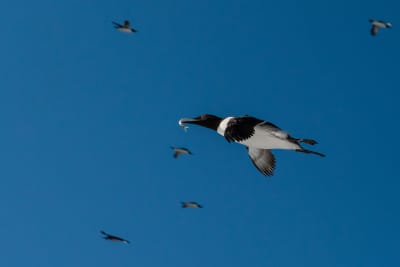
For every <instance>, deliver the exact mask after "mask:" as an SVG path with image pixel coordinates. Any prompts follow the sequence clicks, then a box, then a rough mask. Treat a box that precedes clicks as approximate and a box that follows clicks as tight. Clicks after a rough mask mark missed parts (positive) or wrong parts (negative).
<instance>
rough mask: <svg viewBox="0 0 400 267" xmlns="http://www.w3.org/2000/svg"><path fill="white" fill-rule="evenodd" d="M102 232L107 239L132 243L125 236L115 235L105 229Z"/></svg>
mask: <svg viewBox="0 0 400 267" xmlns="http://www.w3.org/2000/svg"><path fill="white" fill-rule="evenodd" d="M100 233H102V234H103V235H104V236H103V238H104V239H106V240H110V241H114V242H122V243H125V244H129V243H130V242H129V241H128V240H126V239H123V238H121V237H118V236H115V235H110V234H107V233H106V232H104V231H100Z"/></svg>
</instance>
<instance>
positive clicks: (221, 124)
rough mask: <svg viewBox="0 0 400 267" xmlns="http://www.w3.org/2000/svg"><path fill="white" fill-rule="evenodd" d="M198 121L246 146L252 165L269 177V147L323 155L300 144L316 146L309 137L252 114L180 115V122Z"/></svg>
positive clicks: (272, 159) (271, 161)
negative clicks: (192, 116)
mask: <svg viewBox="0 0 400 267" xmlns="http://www.w3.org/2000/svg"><path fill="white" fill-rule="evenodd" d="M185 123H189V124H197V125H200V126H203V127H206V128H209V129H212V130H214V131H216V132H217V133H218V134H220V135H222V136H224V137H225V139H226V140H227V141H228V142H236V143H239V144H242V145H244V146H246V148H247V152H248V154H249V156H250V159H251V161H252V162H253V164H254V166H255V167H256V168H257V169H258V170H259V171H260V172H261V173H262V174H263V175H266V176H272V175H273V174H274V169H275V157H274V155H273V154H272V152H271V149H287V150H294V151H297V152H302V153H306V154H315V155H318V156H321V157H325V155H324V154H321V153H319V152H315V151H312V150H308V149H305V148H303V147H302V146H301V143H305V144H309V145H315V144H317V142H316V141H315V140H312V139H303V138H294V137H292V136H290V135H289V134H288V133H287V132H285V131H283V130H281V129H280V128H279V127H278V126H276V125H274V124H272V123H270V122H267V121H264V120H260V119H257V118H254V117H251V116H247V115H245V116H241V117H226V118H221V117H218V116H215V115H210V114H203V115H200V116H198V117H195V118H193V119H188V118H183V119H180V120H179V124H180V125H183V124H185Z"/></svg>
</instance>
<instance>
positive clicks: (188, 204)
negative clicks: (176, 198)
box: [181, 201, 203, 209]
mask: <svg viewBox="0 0 400 267" xmlns="http://www.w3.org/2000/svg"><path fill="white" fill-rule="evenodd" d="M181 204H182V208H193V209H201V208H203V206H202V205H200V204H199V203H197V202H194V201H188V202H181Z"/></svg>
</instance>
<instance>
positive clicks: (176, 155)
mask: <svg viewBox="0 0 400 267" xmlns="http://www.w3.org/2000/svg"><path fill="white" fill-rule="evenodd" d="M179 154H180V153H179V152H178V151H175V153H174V158H175V159H176V158H177V157H179Z"/></svg>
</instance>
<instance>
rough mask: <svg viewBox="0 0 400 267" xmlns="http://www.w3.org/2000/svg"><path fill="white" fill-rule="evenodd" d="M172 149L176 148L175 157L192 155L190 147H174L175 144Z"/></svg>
mask: <svg viewBox="0 0 400 267" xmlns="http://www.w3.org/2000/svg"><path fill="white" fill-rule="evenodd" d="M171 149H173V150H174V158H177V157H179V156H180V155H182V154H185V155H192V152H190V150H189V149H187V148H184V147H173V146H171Z"/></svg>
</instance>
